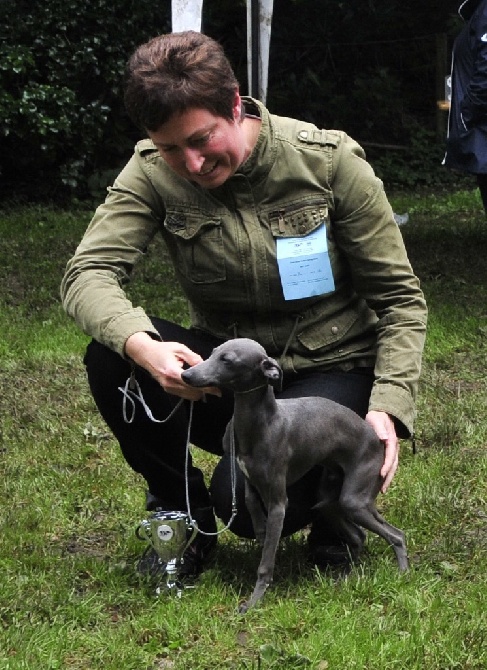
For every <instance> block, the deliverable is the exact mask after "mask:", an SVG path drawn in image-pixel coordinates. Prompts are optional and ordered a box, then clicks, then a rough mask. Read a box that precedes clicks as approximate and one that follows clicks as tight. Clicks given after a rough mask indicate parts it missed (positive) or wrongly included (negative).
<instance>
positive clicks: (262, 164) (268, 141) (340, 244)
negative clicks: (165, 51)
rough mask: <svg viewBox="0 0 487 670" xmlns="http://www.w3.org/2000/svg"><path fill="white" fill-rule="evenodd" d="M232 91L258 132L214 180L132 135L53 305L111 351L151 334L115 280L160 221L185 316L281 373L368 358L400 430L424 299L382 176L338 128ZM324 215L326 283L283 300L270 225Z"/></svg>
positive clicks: (125, 276) (375, 395) (278, 230)
mask: <svg viewBox="0 0 487 670" xmlns="http://www.w3.org/2000/svg"><path fill="white" fill-rule="evenodd" d="M244 101H245V104H246V108H247V110H250V112H252V113H254V114H259V115H260V116H261V119H262V127H261V130H260V134H259V137H258V140H257V144H256V146H255V148H254V150H253V152H252V154H251V155H250V156H249V158H248V159H247V160H246V161H245V163H243V164H242V165H241V166H240V168H239V169H238V171H237V173H236V174H235V175H234V176H233V177H231V178H230V179H229V180H228V181H227V182H226V183H225V184H224V185H223V186H221V187H219V188H216V189H212V190H204V189H201V188H200V187H198V186H196V185H193V184H192V183H190V182H188V181H186V180H184V179H183V178H181V177H179V176H177V175H176V174H175V173H174V172H173V171H172V170H171V169H170V168H169V167H168V166H167V165H166V163H165V162H164V160H163V159H162V158H161V157H160V156H159V154H158V152H157V150H156V149H155V147H154V145H153V144H152V142H150V141H149V140H144V141H142V142H139V143H138V144H137V146H136V148H135V153H134V155H133V157H132V159H131V160H130V161H129V163H128V164H127V165H126V167H125V168H124V169H123V171H122V172H121V174H120V175H119V176H118V178H117V180H116V181H115V183H114V185H113V187H112V188H110V189H109V193H108V196H107V198H106V201H105V203H104V204H103V205H101V206H100V207H99V208H98V209H97V211H96V213H95V216H94V218H93V220H92V222H91V224H90V226H89V228H88V229H87V231H86V233H85V236H84V237H83V240H82V241H81V244H80V245H79V247H78V249H77V250H76V253H75V255H74V257H73V258H72V259H71V260H70V261H69V263H68V265H67V269H66V274H65V277H64V279H63V283H62V287H61V293H62V299H63V304H64V307H65V309H66V311H67V312H68V314H70V315H71V316H73V317H74V318H75V320H76V322H77V323H78V324H79V325H80V327H81V328H82V329H83V330H84V331H85V332H86V333H88V334H89V335H91V336H92V337H94V338H95V339H96V340H98V341H100V342H102V343H104V344H106V345H107V346H109V347H111V348H112V349H114V350H115V351H117V352H119V353H120V354H121V355H123V351H124V344H125V342H126V340H127V338H128V337H129V336H130V335H132V334H133V333H135V332H138V331H147V332H150V333H154V335H156V331H155V330H154V328H153V326H152V324H151V321H150V320H149V318H148V316H147V315H146V313H145V312H144V310H143V309H142V308H141V307H134V306H133V305H132V304H131V303H130V301H129V300H128V299H127V297H126V295H125V293H124V291H123V285H124V284H125V283H126V282H127V281H128V280H129V278H130V273H131V270H132V268H133V266H134V265H135V263H137V262H138V261H139V260H140V259H141V258H142V257H143V256H144V252H145V251H146V249H147V246H148V245H149V243H150V242H151V240H152V239H153V237H154V236H155V235H156V233H158V232H160V233H161V234H162V236H163V238H164V240H165V242H166V245H167V248H168V251H169V254H170V256H171V258H172V261H173V263H174V267H175V271H176V274H177V277H178V280H179V282H180V284H181V287H182V289H183V291H184V293H185V295H186V296H187V298H188V303H189V309H190V316H191V322H192V324H193V326H194V327H195V328H198V329H202V330H205V331H208V332H210V333H212V334H214V335H216V336H218V337H221V338H223V339H228V338H230V337H235V336H238V337H251V338H253V339H255V340H257V341H258V342H260V343H261V344H262V345H263V346H264V347H265V349H266V350H267V352H268V354H269V355H271V356H274V357H275V358H278V359H279V362H280V363H281V365H282V367H283V369H284V371H285V372H292V371H294V370H303V369H315V370H326V369H332V368H338V369H343V370H347V369H350V368H352V367H355V366H375V376H376V380H375V383H374V388H373V391H372V396H371V399H370V409H377V410H383V411H386V412H388V413H389V414H391V415H392V416H393V417H395V418H396V419H398V420H399V423H398V430H399V434H402V436H406V435H407V434H409V433H411V432H412V428H413V420H414V413H415V410H414V407H415V396H416V392H417V383H418V377H419V374H420V366H421V355H422V349H423V344H424V338H425V329H426V306H425V301H424V298H423V294H422V292H421V290H420V287H419V282H418V279H417V278H416V277H415V275H414V274H413V271H412V269H411V266H410V263H409V261H408V258H407V254H406V251H405V248H404V244H403V240H402V236H401V233H400V231H399V229H398V227H397V225H396V223H395V221H394V217H393V212H392V209H391V207H390V205H389V203H388V201H387V198H386V196H385V194H384V190H383V186H382V183H381V181H380V180H379V179H378V178H377V177H376V176H375V175H374V172H373V170H372V168H371V167H370V165H369V164H368V163H367V162H366V161H365V158H364V153H363V151H362V149H361V148H360V146H359V145H358V144H356V143H355V142H354V141H353V140H351V139H350V138H349V137H348V136H347V135H346V134H345V133H342V132H338V131H327V130H318V129H317V128H316V127H315V126H313V125H311V124H307V123H304V122H300V121H295V120H293V119H287V118H282V117H278V116H274V115H270V114H269V113H268V111H267V110H266V108H265V107H263V106H262V105H261V104H260V103H258V102H257V101H254V100H252V99H250V98H245V99H244ZM323 222H324V223H325V224H326V231H327V244H328V253H329V257H330V262H331V268H332V272H333V279H334V285H335V286H334V290H333V291H332V292H329V293H326V294H324V295H319V296H313V297H310V298H303V299H299V300H287V301H286V300H285V299H284V295H283V289H282V285H281V278H280V275H279V270H278V265H277V261H276V238H279V237H300V236H305V235H307V234H309V233H310V232H311V231H313V230H315V229H316V228H317V227H319V226H321V225H322V224H323ZM163 310H164V306H163V305H162V304H161V312H163ZM161 316H164V314H163V313H162V314H161ZM401 424H402V425H401Z"/></svg>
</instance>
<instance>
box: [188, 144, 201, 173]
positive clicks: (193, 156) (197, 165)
mask: <svg viewBox="0 0 487 670" xmlns="http://www.w3.org/2000/svg"><path fill="white" fill-rule="evenodd" d="M204 162H205V158H204V156H202V155H201V153H200V152H199V151H198V150H196V149H186V150H185V152H184V163H185V165H186V169H187V171H188V172H192V173H197V172H199V171H200V170H201V166H202V165H203V163H204Z"/></svg>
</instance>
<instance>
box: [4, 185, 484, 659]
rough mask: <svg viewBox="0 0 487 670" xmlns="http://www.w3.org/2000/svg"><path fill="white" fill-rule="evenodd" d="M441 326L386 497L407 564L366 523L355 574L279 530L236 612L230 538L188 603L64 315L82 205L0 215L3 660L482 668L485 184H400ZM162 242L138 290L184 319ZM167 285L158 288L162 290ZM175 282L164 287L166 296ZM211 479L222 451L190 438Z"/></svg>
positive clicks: (237, 586)
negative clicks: (139, 568)
mask: <svg viewBox="0 0 487 670" xmlns="http://www.w3.org/2000/svg"><path fill="white" fill-rule="evenodd" d="M391 200H392V202H393V205H394V208H395V211H397V212H399V213H402V212H404V211H408V212H409V216H410V220H409V223H408V224H406V225H405V226H404V227H403V228H402V231H403V234H404V238H405V241H406V245H407V248H408V253H409V255H410V258H411V261H412V263H413V265H414V267H415V269H416V271H417V273H418V275H419V276H420V279H421V282H422V286H423V289H424V291H425V294H426V297H427V300H428V304H429V309H430V322H429V331H428V338H427V346H426V351H425V359H424V369H423V375H422V381H421V386H420V397H419V403H418V410H419V416H418V421H417V426H416V428H417V432H416V453H415V454H413V451H412V448H411V443H410V442H408V441H404V442H403V443H402V457H401V467H400V470H399V472H398V474H397V476H396V478H395V480H394V482H393V485H392V486H391V488H390V491H389V492H388V493H387V495H385V496H381V497H380V498H379V507H380V508H381V509H382V510H383V511H384V512H385V514H386V517H387V519H388V520H389V521H390V522H391V523H393V524H395V525H397V526H399V527H400V528H402V529H404V530H405V532H406V536H407V541H408V548H409V554H410V559H411V564H412V568H411V570H410V572H409V573H407V574H406V575H401V576H400V575H399V574H398V572H397V569H396V563H395V558H394V554H393V552H392V551H391V550H390V549H389V548H388V547H387V546H386V545H385V543H384V542H383V541H382V540H380V539H379V538H376V537H375V536H370V537H369V540H368V544H367V552H366V555H365V557H364V560H363V562H362V563H361V564H360V565H359V566H357V567H356V568H355V569H354V570H353V571H352V573H351V574H350V575H349V576H348V578H346V579H341V580H338V579H336V577H335V576H334V575H331V574H321V573H320V572H319V571H317V570H316V569H315V568H314V567H312V566H311V565H309V564H308V563H307V561H306V550H305V542H304V535H303V534H297V535H295V536H293V537H292V538H290V539H288V540H285V541H283V542H282V543H281V546H280V549H279V552H278V558H277V567H276V574H275V583H274V586H273V588H272V589H271V590H269V591H268V593H267V594H266V597H265V599H264V600H263V601H262V604H261V605H260V606H259V607H258V608H256V609H255V610H251V611H250V612H249V613H248V614H247V615H245V616H240V615H238V614H237V605H238V603H239V601H240V600H241V599H242V598H243V597H245V596H247V595H248V594H249V593H250V591H251V588H252V586H253V583H254V579H255V571H256V568H257V564H258V560H259V554H260V552H259V549H258V548H257V547H256V546H255V544H254V543H252V542H241V541H239V540H238V539H237V538H235V537H234V536H232V535H231V534H230V533H225V534H223V535H222V536H221V541H220V544H219V550H218V553H217V556H216V559H215V562H214V564H213V565H212V566H211V568H210V569H209V570H208V571H207V572H205V573H204V574H203V576H202V578H201V580H200V581H199V582H198V584H197V586H196V588H195V589H193V590H187V591H186V592H184V593H183V596H182V598H181V599H176V598H168V597H167V596H165V595H161V596H159V597H156V596H155V593H154V584H153V583H151V582H150V581H148V580H144V579H142V578H141V577H139V576H138V575H137V573H136V571H135V564H136V562H137V559H138V557H139V556H140V554H141V552H142V551H143V549H144V544H143V543H142V542H141V541H140V540H138V539H137V538H136V537H135V533H134V531H135V528H136V526H137V525H138V522H139V521H140V520H141V519H142V518H144V516H145V513H144V506H143V501H144V482H143V481H142V480H141V479H139V478H138V477H137V476H136V475H135V474H133V473H132V472H131V471H130V469H129V468H128V466H127V465H126V464H125V462H124V461H123V459H122V457H121V455H120V453H119V450H118V446H117V444H116V443H115V441H114V439H113V438H112V436H111V435H110V433H109V432H108V430H107V428H106V426H105V425H104V423H103V421H102V420H101V418H100V417H99V416H98V414H97V412H96V411H95V408H94V405H93V402H92V400H91V397H90V395H89V393H88V390H87V385H86V382H85V377H84V371H83V365H82V356H83V351H84V348H85V346H86V344H87V338H86V337H85V336H84V335H83V334H82V333H80V332H79V331H78V329H77V328H76V327H75V326H74V324H73V323H71V322H70V321H69V320H68V319H67V317H66V316H65V315H64V313H63V312H62V310H61V307H60V304H59V298H58V286H59V282H60V279H61V276H62V273H63V268H64V264H65V262H66V261H67V259H68V258H69V256H70V255H71V253H72V252H73V250H74V248H75V246H76V244H77V242H78V241H79V239H80V237H81V235H82V232H83V230H84V228H85V227H86V225H87V223H88V221H89V218H90V213H89V212H87V211H56V210H53V209H49V208H43V207H34V206H33V207H23V208H18V207H17V208H9V209H4V210H3V211H0V280H1V281H0V328H1V333H2V336H1V338H0V369H1V372H0V421H1V434H0V481H1V483H0V496H1V504H0V523H1V528H0V574H1V587H2V588H1V589H0V668H2V670H21V669H22V670H54V669H62V670H102V669H103V670H169V669H171V670H172V669H174V670H182V669H185V670H210V669H215V670H216V669H218V670H221V669H224V668H228V669H231V668H235V669H237V668H238V669H247V670H258V669H262V670H268V669H271V668H276V669H279V670H281V669H285V668H293V669H294V668H310V669H314V670H327V669H328V670H352V669H354V668H357V669H361V670H362V669H367V670H399V669H400V670H403V669H404V670H406V669H408V670H416V669H425V670H453V669H458V670H481V669H484V668H486V667H487V503H486V501H487V455H486V447H487V421H486V415H487V392H486V391H487V379H486V378H487V375H486V360H487V260H486V257H487V222H486V221H485V218H484V214H483V210H482V208H481V205H480V200H479V197H478V195H477V193H475V192H468V191H461V192H454V193H449V194H447V195H436V196H435V195H419V194H413V195H411V194H408V195H404V194H397V195H395V196H394V197H393V198H391ZM161 252H162V250H161V248H160V247H159V246H158V244H157V243H156V244H154V245H153V247H151V249H150V250H149V253H148V258H147V261H146V263H144V265H143V267H141V268H140V269H137V271H136V275H137V281H135V283H134V284H133V286H132V288H131V295H132V297H133V300H134V301H135V302H136V303H137V304H142V305H144V306H145V307H146V308H147V309H148V310H149V311H153V312H156V313H160V314H164V315H166V316H168V317H169V318H173V319H176V320H180V321H182V322H184V320H185V318H186V310H185V302H184V300H183V299H182V298H181V296H180V294H179V291H178V289H177V287H176V285H175V284H174V280H173V276H172V273H171V271H170V269H169V267H168V266H167V264H166V263H164V262H161V255H160V254H161ZM154 284H157V290H156V289H155V288H154ZM161 287H164V288H163V289H162V290H161ZM194 456H195V458H196V460H197V462H198V463H199V464H200V465H201V467H202V468H203V470H204V471H205V473H209V472H211V468H212V467H213V465H214V460H213V457H211V456H208V455H206V454H203V453H201V452H198V451H197V450H195V454H194Z"/></svg>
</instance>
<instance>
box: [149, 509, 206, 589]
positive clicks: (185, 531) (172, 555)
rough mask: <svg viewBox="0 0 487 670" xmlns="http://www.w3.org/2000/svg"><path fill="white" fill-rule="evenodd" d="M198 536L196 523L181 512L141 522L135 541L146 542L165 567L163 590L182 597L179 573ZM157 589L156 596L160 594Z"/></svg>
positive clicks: (161, 513)
mask: <svg viewBox="0 0 487 670" xmlns="http://www.w3.org/2000/svg"><path fill="white" fill-rule="evenodd" d="M197 533H198V527H197V524H196V522H195V521H191V520H190V518H189V516H188V515H187V514H185V513H184V512H175V511H174V512H173V511H169V512H168V511H158V512H154V513H153V514H151V516H150V517H149V518H148V519H144V521H141V522H140V525H139V526H138V528H137V531H136V534H137V537H138V538H140V539H141V540H146V541H147V542H149V543H150V544H151V546H152V548H153V549H154V551H155V552H156V554H157V555H158V557H159V563H160V564H161V566H163V565H164V564H165V566H166V577H167V580H166V589H167V591H169V593H175V594H176V595H177V596H178V597H181V593H182V589H183V585H182V583H181V581H180V580H179V579H178V571H179V567H180V565H181V560H182V557H183V554H184V552H185V551H186V549H187V548H188V547H189V545H190V544H191V543H192V542H193V540H194V539H195V537H196V535H197ZM160 590H161V589H160V588H158V589H157V592H158V593H160Z"/></svg>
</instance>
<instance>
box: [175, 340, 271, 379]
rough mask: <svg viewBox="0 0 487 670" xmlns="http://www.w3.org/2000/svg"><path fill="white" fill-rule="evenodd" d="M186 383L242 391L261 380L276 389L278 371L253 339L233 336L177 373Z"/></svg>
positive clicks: (262, 348)
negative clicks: (202, 358) (187, 368)
mask: <svg viewBox="0 0 487 670" xmlns="http://www.w3.org/2000/svg"><path fill="white" fill-rule="evenodd" d="M181 376H182V378H183V381H184V382H186V384H189V385H190V386H197V387H203V386H216V387H220V388H228V389H230V390H232V391H237V392H245V391H249V390H250V389H253V388H256V387H257V386H259V385H262V384H263V383H264V382H266V383H268V384H271V385H272V386H273V387H274V388H277V389H280V387H281V382H282V370H281V367H280V366H279V364H278V363H277V361H275V360H274V359H273V358H271V357H270V356H268V355H267V353H266V350H265V349H264V347H262V346H261V345H260V344H259V343H258V342H255V340H251V339H249V338H236V339H234V340H228V342H224V343H223V344H221V345H220V346H219V347H216V349H213V351H212V353H211V355H210V357H209V358H207V359H206V360H205V361H203V362H202V363H198V364H197V365H195V366H193V367H192V368H190V369H189V370H185V371H184V372H183V373H182V374H181Z"/></svg>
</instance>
